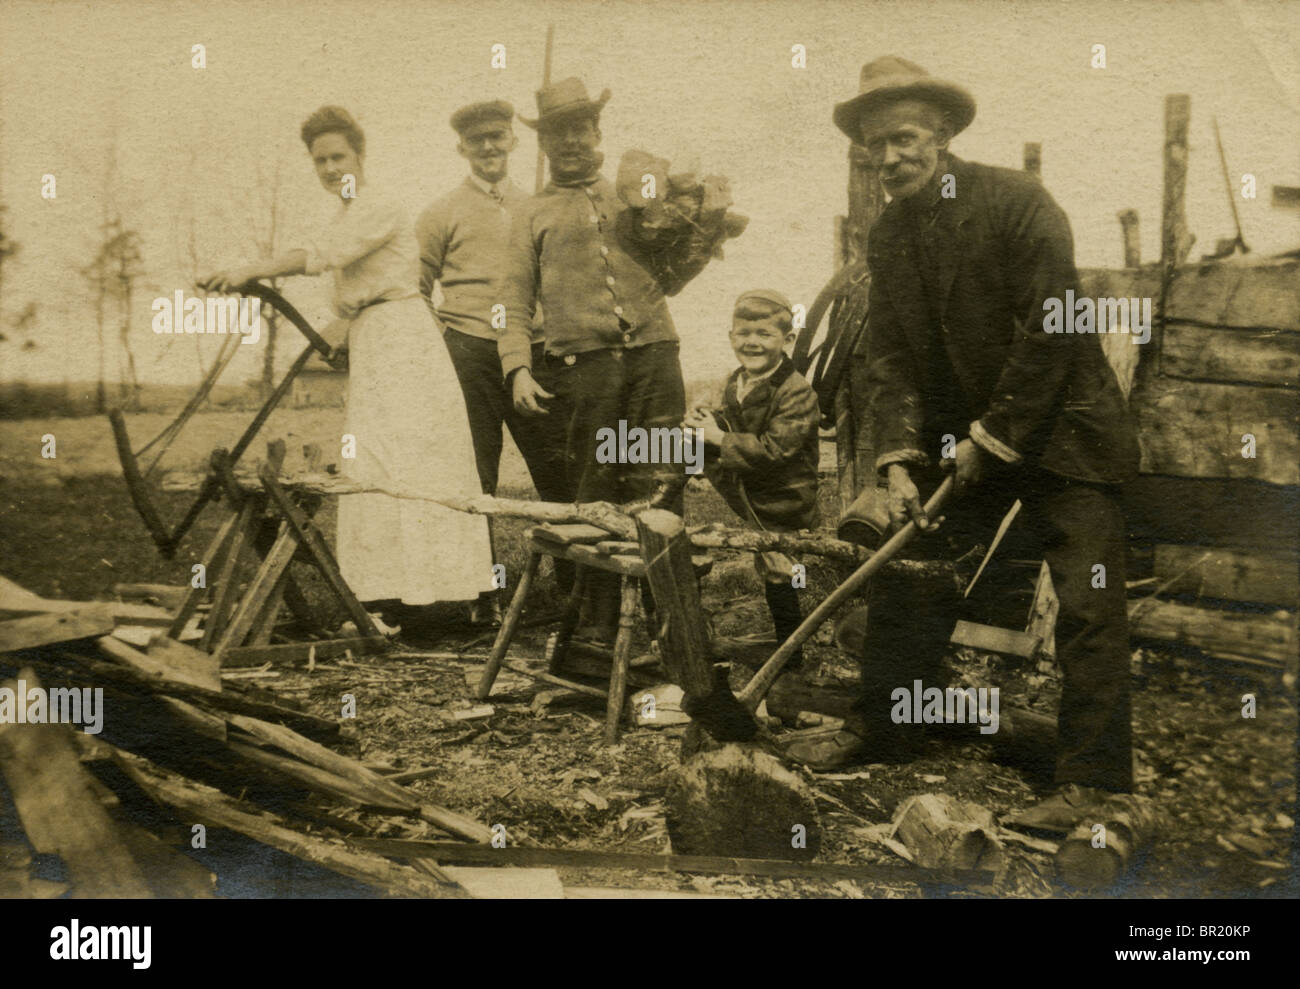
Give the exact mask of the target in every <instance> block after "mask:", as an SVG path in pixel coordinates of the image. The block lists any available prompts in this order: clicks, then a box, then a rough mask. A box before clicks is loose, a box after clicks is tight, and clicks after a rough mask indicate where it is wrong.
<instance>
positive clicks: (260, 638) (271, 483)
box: [168, 441, 385, 662]
mask: <svg viewBox="0 0 1300 989" xmlns="http://www.w3.org/2000/svg"><path fill="white" fill-rule="evenodd" d="M267 454H268V456H267V464H266V465H265V466H264V467H263V469H262V470H261V472H260V475H259V480H260V489H259V490H255V491H248V490H245V489H244V488H243V487H241V485H240V483H239V482H238V481H237V480H236V478H235V476H234V474H233V472H232V471H231V467H230V461H229V457H228V455H227V454H226V451H224V450H216V451H214V452H213V455H212V470H213V471H214V473H215V474H216V476H217V478H218V481H219V482H220V484H221V489H222V494H223V496H224V497H225V498H226V500H227V504H228V505H229V513H228V515H227V517H226V519H225V521H224V522H223V523H222V525H221V528H220V529H219V530H218V532H217V534H216V536H215V537H214V538H213V540H212V542H211V543H210V544H209V545H208V548H207V550H206V551H205V552H204V554H203V557H202V562H203V566H204V570H205V572H206V573H209V574H211V575H212V576H211V578H210V580H211V585H212V586H211V592H212V606H211V608H210V610H209V611H208V616H207V621H206V623H205V626H204V631H203V637H202V639H201V640H200V641H199V643H198V645H199V648H200V649H203V650H205V651H207V652H211V653H214V654H215V655H216V656H217V657H218V661H219V662H220V661H226V660H228V659H231V658H234V657H235V656H238V655H239V653H240V651H241V649H244V648H246V647H247V648H252V649H255V648H256V647H261V646H265V645H267V644H268V643H269V642H270V640H271V631H272V629H273V628H274V625H275V620H276V617H277V615H278V614H279V611H280V605H281V603H282V602H286V601H287V602H288V603H289V605H290V607H291V610H294V611H295V612H300V613H302V612H305V611H307V610H308V609H309V606H308V605H307V603H306V600H305V598H304V597H303V596H302V592H301V591H300V590H299V588H298V587H297V584H296V582H295V581H294V580H293V577H292V575H291V574H290V572H289V565H290V563H292V562H293V561H294V560H295V559H298V560H301V561H302V562H306V563H310V564H311V565H313V566H314V567H315V568H316V569H317V570H318V571H319V572H320V573H321V575H322V576H323V577H324V578H325V582H326V584H327V585H328V587H329V589H330V591H332V592H333V594H334V596H335V597H336V598H337V599H338V601H339V602H340V603H341V604H342V605H343V608H344V610H346V612H347V614H348V617H349V618H351V619H352V621H353V622H354V623H355V624H356V626H357V632H358V635H359V636H361V637H363V638H362V640H361V642H358V643H357V646H358V647H361V648H364V651H382V648H383V647H384V645H385V640H384V638H383V636H381V635H380V634H379V630H378V629H377V628H375V626H374V623H373V622H372V621H371V619H370V616H369V614H367V612H366V609H365V608H364V607H362V605H361V602H359V601H358V600H357V599H356V596H355V595H354V594H353V593H352V589H351V588H350V587H348V585H347V582H346V581H345V580H344V579H343V575H342V574H341V573H340V572H339V568H338V562H337V561H336V560H335V558H334V554H333V553H332V552H331V551H330V548H329V545H328V544H327V543H326V541H325V538H324V536H323V535H322V534H321V532H320V531H319V529H318V528H317V527H316V524H315V523H314V522H313V521H312V516H313V515H314V514H315V512H316V509H317V508H318V507H319V504H320V499H319V498H317V497H305V498H300V499H298V500H296V501H295V499H294V498H292V497H291V496H290V493H289V492H288V491H286V490H285V489H284V488H283V487H282V486H281V485H280V483H279V482H278V481H277V480H276V473H277V472H278V471H279V469H280V465H281V464H282V463H283V461H284V444H283V443H282V442H279V441H277V442H276V443H272V444H269V445H268V450H267ZM253 554H256V556H258V557H260V563H259V565H258V568H257V572H256V573H255V574H254V576H253V579H252V581H251V582H250V583H249V585H248V587H247V588H246V589H245V590H244V591H243V593H242V595H241V594H240V591H239V586H238V581H237V576H238V568H239V566H240V563H241V561H242V560H243V559H244V558H245V557H250V556H252V555H253ZM205 583H207V581H205ZM208 590H209V589H208V588H206V587H193V586H191V587H190V588H189V589H188V590H187V592H186V595H185V597H184V599H183V600H182V602H181V606H180V609H179V610H178V611H177V613H176V616H175V618H174V619H173V621H172V624H171V627H170V629H169V630H168V635H170V636H171V637H172V638H177V637H178V636H179V635H180V633H181V630H182V629H184V628H185V625H186V623H187V622H188V621H189V620H190V617H191V616H192V615H194V613H195V612H196V611H197V609H198V606H199V603H200V602H201V601H202V599H203V597H204V596H205V595H206V594H207V593H208ZM302 617H308V616H307V615H306V614H303V615H302ZM363 643H364V646H363ZM361 648H359V651H361Z"/></svg>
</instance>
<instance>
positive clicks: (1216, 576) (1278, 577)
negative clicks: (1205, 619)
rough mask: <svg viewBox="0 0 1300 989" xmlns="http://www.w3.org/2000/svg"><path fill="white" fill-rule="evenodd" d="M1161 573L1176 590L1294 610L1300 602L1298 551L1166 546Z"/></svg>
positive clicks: (1159, 551)
mask: <svg viewBox="0 0 1300 989" xmlns="http://www.w3.org/2000/svg"><path fill="white" fill-rule="evenodd" d="M1207 554H1208V555H1207ZM1155 573H1156V577H1157V579H1158V580H1159V581H1160V584H1161V586H1162V589H1163V590H1164V591H1166V592H1167V593H1170V594H1196V595H1199V596H1201V597H1207V598H1221V599H1224V600H1228V601H1254V602H1258V603H1260V604H1274V605H1280V606H1282V607H1291V608H1294V607H1296V606H1297V604H1298V603H1300V560H1298V559H1297V558H1296V556H1295V554H1293V553H1284V552H1283V553H1279V552H1269V551H1267V550H1252V551H1247V550H1231V549H1216V550H1211V549H1209V548H1207V547H1204V546H1169V545H1161V546H1157V547H1156V548H1155ZM1174 578H1177V579H1174ZM1169 581H1172V582H1171V583H1167V582H1169Z"/></svg>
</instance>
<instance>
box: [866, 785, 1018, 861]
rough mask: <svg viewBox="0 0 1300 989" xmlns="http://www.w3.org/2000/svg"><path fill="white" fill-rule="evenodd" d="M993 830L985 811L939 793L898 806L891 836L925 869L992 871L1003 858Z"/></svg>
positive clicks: (913, 799)
mask: <svg viewBox="0 0 1300 989" xmlns="http://www.w3.org/2000/svg"><path fill="white" fill-rule="evenodd" d="M997 830H998V829H997V824H996V822H994V820H993V814H992V812H991V811H989V810H988V809H987V808H984V807H981V806H980V805H979V804H973V803H970V802H969V801H965V800H958V799H956V798H955V797H950V796H948V795H947V794H943V793H923V794H920V795H919V796H915V797H908V798H907V799H906V800H905V801H903V803H902V804H901V805H900V806H899V808H898V810H897V811H896V812H895V814H894V830H893V834H892V835H891V837H893V838H894V839H895V840H897V841H901V842H902V843H903V845H904V846H906V848H907V850H908V851H909V852H911V853H912V857H913V859H914V860H915V861H916V863H917V864H918V865H922V866H925V867H926V868H929V869H936V868H953V869H993V870H995V871H996V870H997V869H999V868H1000V867H1001V865H1002V863H1003V861H1004V858H1005V856H1004V853H1003V849H1002V842H1001V841H1000V840H999V839H998V837H997Z"/></svg>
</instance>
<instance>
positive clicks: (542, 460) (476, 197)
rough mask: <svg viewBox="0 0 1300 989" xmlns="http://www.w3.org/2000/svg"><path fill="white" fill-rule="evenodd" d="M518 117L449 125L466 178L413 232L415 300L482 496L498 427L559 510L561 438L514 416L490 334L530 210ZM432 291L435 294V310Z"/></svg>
mask: <svg viewBox="0 0 1300 989" xmlns="http://www.w3.org/2000/svg"><path fill="white" fill-rule="evenodd" d="M514 115H515V111H514V107H512V106H511V105H510V104H509V103H507V102H505V101H504V100H493V101H490V102H485V103H472V104H470V105H469V106H463V107H461V108H460V109H459V110H457V111H456V112H455V113H453V114H452V115H451V126H452V129H453V130H455V131H456V133H457V134H458V135H459V138H460V139H459V141H458V143H457V145H456V150H457V151H459V152H460V155H461V157H463V158H464V159H465V160H466V161H467V162H468V163H469V175H468V176H466V178H465V180H464V181H463V182H461V183H460V184H458V185H457V186H456V187H455V188H454V189H452V190H451V191H450V192H448V193H447V194H446V195H444V196H443V197H442V198H440V199H438V200H437V201H436V202H434V203H433V204H432V205H430V206H429V207H428V209H426V210H425V211H424V212H423V213H422V214H420V218H419V220H418V221H417V222H416V234H417V236H418V238H419V242H420V261H421V276H420V293H421V294H422V295H423V296H424V297H425V299H426V300H427V301H428V303H429V305H430V307H431V308H433V309H434V312H435V315H436V316H437V317H438V320H439V322H440V323H441V324H442V326H443V328H444V329H443V340H444V341H445V342H446V344H447V350H448V352H449V353H450V355H451V360H452V364H453V365H454V366H455V368H456V376H457V378H458V379H459V380H460V387H461V391H462V392H463V393H464V396H465V409H466V411H467V412H468V413H469V425H470V433H471V435H472V437H473V440H474V459H475V461H476V464H477V467H478V476H479V483H480V484H481V486H482V488H483V491H484V493H486V494H495V493H496V488H497V472H498V470H499V465H500V461H501V449H502V432H501V430H502V425H503V424H504V425H505V426H506V427H507V428H508V429H509V430H510V435H511V436H512V437H513V438H514V441H515V445H516V446H518V447H519V451H520V452H521V453H522V454H523V456H524V462H525V463H526V464H527V465H528V472H529V474H530V475H531V476H532V479H533V485H534V487H536V488H537V493H538V495H539V496H540V497H541V498H542V499H543V500H546V501H558V500H564V498H565V494H566V490H567V489H566V486H565V483H564V465H563V460H562V456H563V436H562V435H560V436H557V435H556V430H555V429H554V427H553V426H552V424H551V423H550V422H548V421H547V420H545V419H540V418H537V417H534V416H525V415H522V414H520V413H518V412H517V411H516V410H515V408H514V404H513V402H511V400H510V394H509V392H508V391H507V389H506V382H505V378H504V377H503V376H502V374H501V361H500V359H499V357H498V353H497V337H498V335H499V329H498V326H499V323H500V317H499V316H498V318H497V324H498V325H497V326H494V325H493V307H494V306H499V305H502V304H503V303H502V279H503V276H504V274H505V271H504V269H505V258H506V245H507V243H508V241H509V238H510V227H511V223H512V222H513V219H514V217H515V216H516V215H518V213H519V211H520V209H521V208H522V206H523V204H524V203H525V202H527V200H528V196H527V195H526V194H525V193H523V192H522V191H520V189H519V187H518V186H516V185H515V184H514V183H513V182H512V181H511V180H510V178H509V165H510V152H512V151H513V150H514V149H515V146H516V145H517V144H518V143H519V140H518V138H517V137H516V136H515V133H514V129H513V127H512V121H513V120H514ZM435 285H437V286H438V287H439V288H440V289H441V303H440V304H439V305H437V306H436V307H435V306H434V302H433V289H434V286H435ZM498 312H500V310H498ZM523 329H524V330H525V334H524V335H525V340H526V345H527V346H530V347H531V348H532V350H533V351H534V352H535V354H536V355H537V356H539V357H540V355H541V347H542V344H541V329H540V326H538V327H533V326H531V325H529V326H525V327H524V328H523ZM560 576H561V577H562V578H563V577H564V576H565V575H564V574H561V575H560ZM562 582H563V581H562ZM489 604H490V607H491V610H492V611H496V610H498V609H497V602H496V599H495V598H493V599H492V601H491V602H481V603H480V605H479V606H478V607H476V608H475V612H476V613H477V614H479V615H482V616H486V614H487V610H488V609H487V606H488V605H489Z"/></svg>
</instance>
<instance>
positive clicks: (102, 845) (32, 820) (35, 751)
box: [0, 669, 151, 898]
mask: <svg viewBox="0 0 1300 989" xmlns="http://www.w3.org/2000/svg"><path fill="white" fill-rule="evenodd" d="M18 677H19V679H20V680H25V681H26V682H27V685H28V689H31V688H33V687H35V686H38V685H39V681H38V680H37V678H36V674H35V672H34V671H32V670H31V669H24V670H22V671H21V672H20V673H19V675H18ZM6 686H8V687H9V688H10V689H15V685H14V684H12V683H10V684H7V685H6ZM71 734H72V729H71V728H69V727H68V726H67V725H62V724H60V725H41V724H35V725H32V724H23V725H17V724H0V773H3V775H4V779H5V782H6V783H7V784H8V787H9V793H10V794H11V795H12V797H13V802H14V806H15V807H16V808H17V811H18V818H19V820H20V821H21V822H22V826H23V831H24V832H26V834H27V840H28V841H29V842H31V845H32V848H33V849H34V850H35V851H37V852H39V853H42V854H48V855H57V856H59V858H61V859H62V860H63V863H64V865H65V866H66V867H67V870H68V878H69V879H71V881H72V885H73V891H72V895H73V896H74V897H129V898H141V897H148V896H150V895H151V894H150V890H149V886H148V884H147V883H146V882H145V877H144V874H143V872H142V871H141V869H140V866H139V864H138V863H137V862H136V861H135V859H134V858H133V857H132V855H131V853H130V852H129V851H128V850H127V847H126V845H125V844H124V843H123V839H122V836H121V834H120V832H119V830H118V828H117V826H116V824H115V823H114V822H113V820H112V818H110V817H109V815H108V812H107V811H106V810H105V809H104V807H103V805H102V804H101V803H100V801H99V799H98V798H97V797H96V795H95V790H94V787H93V786H92V785H91V782H90V776H89V774H88V773H87V772H86V770H85V769H84V768H82V766H81V763H80V762H79V761H78V759H77V753H76V749H75V748H74V746H73V743H72V740H71Z"/></svg>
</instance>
